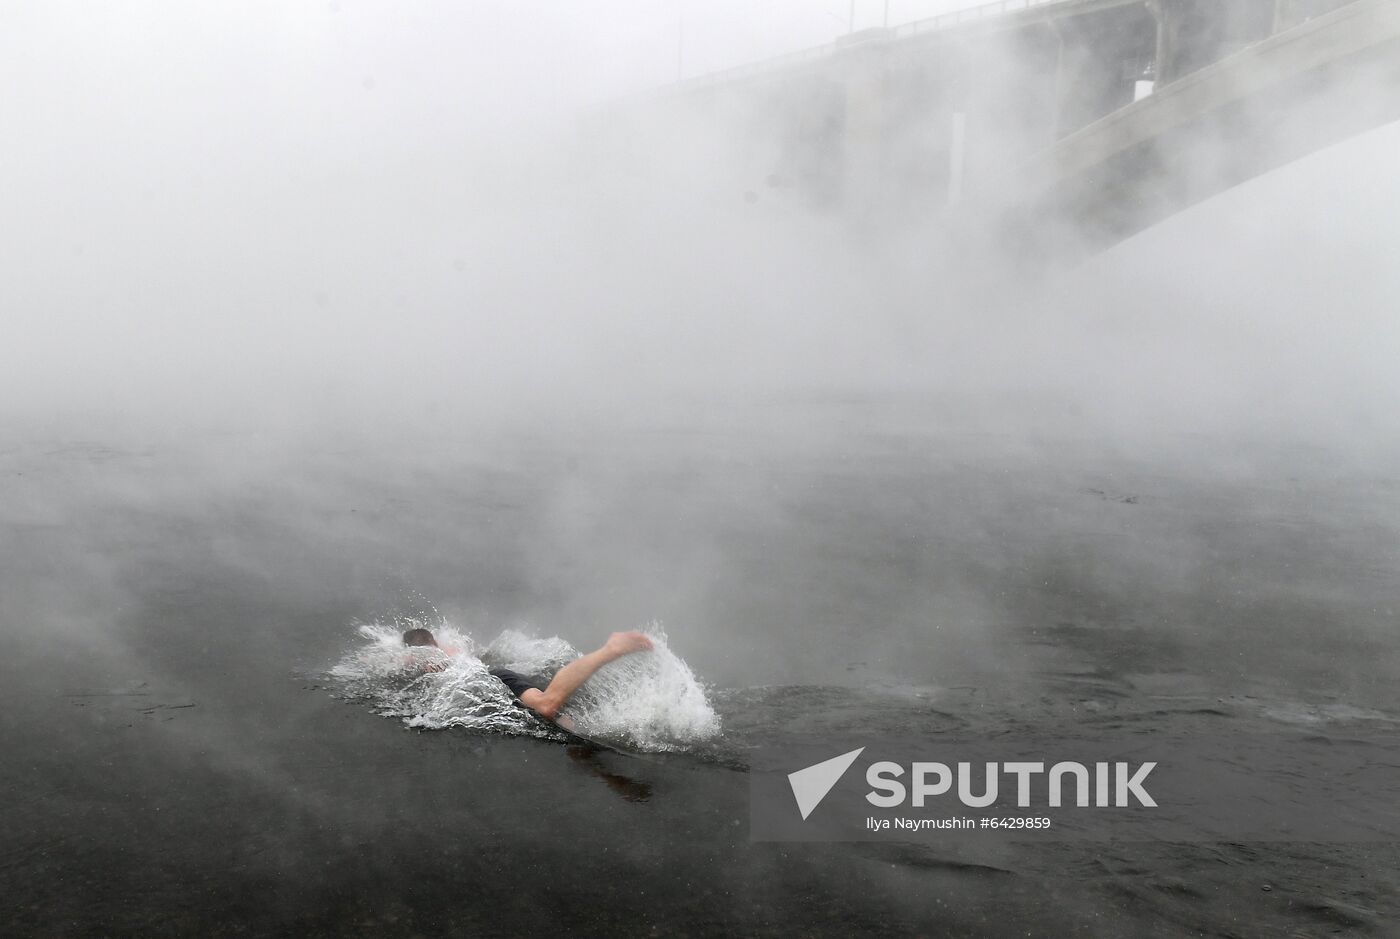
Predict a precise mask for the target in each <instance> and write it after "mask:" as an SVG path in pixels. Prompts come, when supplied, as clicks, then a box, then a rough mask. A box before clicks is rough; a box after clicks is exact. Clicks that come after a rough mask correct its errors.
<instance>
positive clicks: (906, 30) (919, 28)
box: [894, 0, 1064, 39]
mask: <svg viewBox="0 0 1400 939" xmlns="http://www.w3.org/2000/svg"><path fill="white" fill-rule="evenodd" d="M1063 2H1064V0H992V2H991V3H982V4H978V5H977V6H975V7H965V8H963V9H961V10H950V11H949V12H947V13H939V14H938V15H937V16H927V17H924V18H923V19H921V20H914V21H913V22H910V23H901V24H900V25H898V26H896V27H895V28H894V35H895V38H897V39H903V38H905V37H907V36H917V35H920V34H922V33H930V32H935V31H937V30H940V29H948V28H950V27H953V26H962V25H963V24H965V23H975V22H977V21H978V20H984V19H987V18H988V17H992V16H1005V15H1007V14H1008V13H1019V12H1021V11H1022V10H1029V9H1032V8H1033V7H1043V6H1050V5H1051V4H1055V3H1063Z"/></svg>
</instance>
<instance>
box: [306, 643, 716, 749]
mask: <svg viewBox="0 0 1400 939" xmlns="http://www.w3.org/2000/svg"><path fill="white" fill-rule="evenodd" d="M414 628H426V629H431V630H432V632H433V634H434V636H435V637H436V638H437V641H438V645H439V646H440V647H441V648H438V649H434V648H431V647H421V646H420V647H413V648H410V647H407V646H405V645H404V644H403V639H402V635H403V632H404V631H405V630H407V629H414ZM646 631H647V633H648V635H650V636H651V638H652V642H653V644H654V649H653V651H651V652H645V653H639V654H636V655H629V656H625V657H623V658H621V659H618V660H617V661H615V662H611V663H609V664H608V665H606V666H604V667H603V668H602V669H599V670H598V672H596V673H595V674H594V675H593V676H592V677H591V678H590V679H589V680H588V682H587V683H585V685H584V686H583V688H581V689H580V690H579V691H578V692H577V693H576V694H575V695H574V697H573V699H572V700H571V701H570V702H569V704H568V706H567V707H566V708H565V710H564V713H565V714H566V715H567V716H568V717H569V718H570V719H571V720H572V721H573V723H574V727H575V729H576V730H577V731H578V732H579V733H580V734H583V735H584V736H587V737H591V738H594V739H598V740H601V741H604V742H613V743H622V744H626V745H629V746H633V747H636V748H638V749H643V750H683V749H686V748H687V747H689V746H691V745H693V744H697V743H700V742H703V741H706V740H709V739H711V738H713V737H714V736H715V735H717V734H718V733H719V718H718V717H717V716H716V714H715V712H714V709H713V708H712V707H711V706H710V703H709V700H708V699H707V698H706V696H705V691H704V689H703V688H702V686H701V685H700V683H699V682H698V681H697V680H696V678H695V675H694V674H693V673H692V672H691V670H690V668H689V667H688V666H687V665H686V664H685V662H683V661H681V659H680V658H678V657H677V656H676V655H675V653H673V652H672V651H671V650H670V649H669V648H668V647H667V644H666V635H665V633H663V632H662V631H661V630H660V629H659V628H658V627H657V626H655V625H654V624H653V626H651V627H649V628H648V629H647V630H646ZM359 633H360V635H361V636H362V637H363V638H364V640H365V642H364V643H363V644H362V645H360V646H358V647H356V648H354V649H352V650H350V651H349V652H347V653H346V654H345V656H344V657H342V658H341V660H340V662H338V663H337V664H336V665H335V667H334V668H332V669H331V671H330V677H331V678H332V679H334V680H335V681H336V682H337V683H338V684H339V685H340V688H341V691H342V693H343V694H344V695H345V696H347V697H350V698H354V699H357V700H363V701H367V702H369V703H370V704H371V705H372V706H373V708H374V709H375V711H376V712H377V713H379V714H382V715H384V716H386V717H398V718H401V719H402V720H403V721H404V722H405V723H406V724H408V725H409V726H410V727H419V728H425V729H432V730H438V729H442V728H446V727H465V728H470V729H472V730H483V731H496V732H501V733H508V734H522V735H527V736H533V737H543V738H550V739H561V740H562V739H566V737H565V735H564V734H563V733H561V732H560V731H559V729H558V728H557V727H556V726H554V725H553V724H550V723H548V722H546V721H542V720H540V719H539V718H537V717H535V715H534V714H533V713H532V712H530V711H529V710H527V709H525V708H523V707H521V706H519V704H518V703H517V702H516V700H515V697H514V696H513V695H512V694H511V693H510V691H508V690H507V689H506V687H505V685H503V684H502V683H501V682H500V680H499V679H497V678H495V677H494V676H492V675H491V674H490V672H489V669H491V668H508V669H511V670H512V671H516V672H519V673H520V674H522V675H529V676H537V677H538V678H539V679H540V681H541V684H542V685H544V684H546V683H547V681H548V679H549V678H550V677H551V676H553V674H554V673H555V672H556V671H558V670H559V669H560V668H561V667H562V666H563V665H565V664H566V663H568V662H570V661H572V660H573V659H575V658H577V657H578V654H579V653H578V650H576V649H575V648H574V647H573V646H571V645H570V644H569V643H568V642H566V641H565V640H563V639H560V638H558V637H557V636H555V637H550V638H545V639H541V638H535V637H532V636H528V635H526V634H524V633H522V632H519V631H517V630H511V629H508V630H506V631H504V632H502V633H501V634H500V635H499V636H497V637H496V638H495V639H493V640H492V641H491V642H490V644H488V645H487V646H486V647H485V648H482V649H478V647H477V644H476V643H475V642H474V641H473V639H472V637H471V636H469V635H467V634H466V633H464V632H462V631H461V630H459V629H457V628H456V627H455V626H453V625H452V624H451V623H448V622H446V621H437V622H424V621H420V620H417V619H412V618H399V619H396V620H394V621H393V622H390V623H373V624H366V625H362V626H360V627H359Z"/></svg>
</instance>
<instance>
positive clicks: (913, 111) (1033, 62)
mask: <svg viewBox="0 0 1400 939" xmlns="http://www.w3.org/2000/svg"><path fill="white" fill-rule="evenodd" d="M661 101H662V103H663V104H664V105H665V106H666V107H676V106H681V107H684V108H686V109H687V110H689V111H690V112H691V113H699V114H702V115H705V116H706V117H708V118H710V119H713V120H715V121H717V122H719V123H720V124H722V125H727V126H728V128H729V132H732V133H733V136H734V139H736V140H743V141H745V144H744V146H745V147H746V148H747V158H748V159H749V161H750V172H751V173H752V175H753V178H754V189H753V190H752V191H751V192H750V193H749V195H750V196H751V198H754V199H757V198H762V197H764V195H765V193H768V192H772V193H774V194H775V197H776V193H783V194H784V195H785V196H786V197H796V198H801V199H803V200H804V201H806V202H807V203H809V204H811V205H814V206H817V207H822V208H826V209H829V210H831V211H834V212H841V213H844V214H847V215H850V216H852V217H855V218H857V219H859V218H860V217H862V216H866V217H869V218H871V219H877V218H878V219H890V218H906V219H920V218H927V217H929V216H930V215H931V214H940V215H944V216H952V217H955V218H964V219H978V220H980V222H983V223H985V222H987V221H988V220H992V221H993V222H994V225H993V232H994V234H995V235H996V237H997V238H998V240H1004V239H1012V240H1013V241H1014V243H1015V245H1016V246H1018V247H1019V248H1020V249H1023V250H1026V251H1034V252H1038V253H1041V254H1044V255H1048V256H1056V257H1061V258H1063V257H1065V256H1072V255H1074V254H1076V253H1080V252H1082V251H1085V250H1095V249H1099V248H1103V247H1106V246H1108V245H1110V244H1112V243H1114V242H1116V241H1118V240H1121V239H1122V238H1125V237H1127V236H1129V235H1131V234H1133V233H1134V232H1136V231H1139V230H1141V229H1142V228H1144V227H1146V226H1148V225H1151V224H1153V223H1155V222H1157V221H1159V220H1161V219H1163V218H1165V217H1167V216H1168V215H1170V214H1172V213H1173V212H1176V211H1180V210H1181V209H1182V208H1184V207H1186V206H1188V205H1190V204H1192V203H1194V202H1197V201H1200V200H1201V199H1204V198H1207V197H1209V196H1210V195H1212V194H1214V193H1216V192H1219V191H1221V190H1222V189H1224V188H1228V187H1229V186H1232V185H1235V184H1238V183H1239V182H1242V181H1244V180H1246V179H1249V178H1251V177H1252V176H1255V175H1258V174H1260V173H1263V172H1266V171H1268V170H1269V169H1272V168H1274V167H1276V166H1278V165H1280V164H1282V163H1284V162H1287V161H1289V160H1293V159H1296V158H1298V157H1300V156H1303V155H1305V154H1307V153H1310V152H1312V151H1315V150H1317V149H1320V148H1321V147H1324V146H1327V145H1329V144H1332V143H1334V142H1336V141H1338V140H1341V139H1343V138H1345V137H1346V136H1349V135H1352V134H1356V133H1359V132H1361V131H1364V130H1366V129H1369V128H1371V127H1375V126H1378V125H1380V124H1382V123H1385V122H1388V121H1391V120H1396V119H1400V0H1001V2H996V3H991V4H987V5H984V6H983V7H978V8H975V9H973V10H968V11H963V12H961V13H953V14H946V15H944V16H941V17H937V18H934V19H932V20H925V21H921V22H916V23H910V24H906V25H904V26H900V27H896V28H892V29H878V30H866V31H864V32H860V33H854V34H852V35H850V36H847V37H843V38H842V39H841V40H838V41H836V42H834V43H831V44H829V45H827V46H823V47H820V48H818V49H814V50H806V51H803V52H799V53H795V54H793V55H790V56H784V57H782V58H780V59H775V60H772V61H769V62H763V63H756V64H754V65H750V66H744V67H741V68H738V69H731V70H729V71H728V72H722V73H718V74H715V75H710V76H702V77H700V78H696V79H691V80H689V81H687V82H682V83H678V84H677V85H676V86H673V87H672V88H670V89H668V90H667V91H666V92H665V94H664V95H663V96H662V99H661ZM717 126H718V125H717ZM756 141H757V142H758V143H755V142H756Z"/></svg>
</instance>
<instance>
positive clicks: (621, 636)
mask: <svg viewBox="0 0 1400 939" xmlns="http://www.w3.org/2000/svg"><path fill="white" fill-rule="evenodd" d="M650 648H651V640H650V639H648V638H647V637H646V636H645V635H643V634H642V633H639V632H626V633H613V634H612V635H611V636H609V637H608V641H607V642H606V643H604V645H603V647H602V648H601V649H598V650H597V651H595V652H590V653H588V654H587V655H585V656H580V657H579V658H577V659H574V660H573V661H572V662H570V663H569V664H568V665H565V666H564V667H563V668H561V669H559V672H558V673H557V674H556V675H555V676H554V679H553V680H552V681H550V683H549V687H548V688H546V689H545V690H543V691H539V690H537V689H535V688H527V689H526V690H525V691H524V692H523V693H522V694H521V695H520V701H521V703H522V704H524V705H525V706H526V707H528V708H529V709H530V710H532V711H534V712H535V713H536V714H538V715H539V716H540V717H543V718H545V719H546V720H551V721H552V720H554V719H555V718H557V717H558V716H559V711H560V710H561V709H562V708H563V707H564V705H565V704H566V703H568V700H569V698H570V697H572V696H573V693H574V692H575V691H578V690H579V688H581V687H583V683H584V682H586V681H588V679H589V678H590V677H592V675H593V673H594V672H596V671H597V670H598V669H600V668H602V667H603V666H604V665H607V664H608V663H609V662H611V661H612V660H613V659H620V658H622V657H623V656H624V655H630V654H631V653H633V652H643V651H645V650H647V649H650Z"/></svg>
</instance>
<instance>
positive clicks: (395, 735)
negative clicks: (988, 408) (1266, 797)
mask: <svg viewBox="0 0 1400 939" xmlns="http://www.w3.org/2000/svg"><path fill="white" fill-rule="evenodd" d="M709 413H710V416H709V417H708V418H707V419H696V418H695V416H694V414H695V412H694V410H693V409H692V408H689V407H687V408H686V409H685V410H684V411H683V412H682V413H680V414H674V415H672V416H671V417H670V418H669V419H661V418H660V417H658V418H656V419H655V420H652V421H649V422H646V423H634V424H632V425H631V426H623V425H613V426H610V427H603V426H586V427H584V426H578V427H574V428H572V429H568V428H564V427H560V428H557V429H556V431H555V432H552V433H548V434H536V433H528V432H521V433H505V432H501V431H483V432H480V433H472V432H470V431H465V430H463V429H461V428H458V429H457V430H456V431H454V432H452V433H442V434H438V435H431V436H429V435H419V434H413V433H400V434H386V435H384V436H382V437H377V438H376V437H366V436H364V435H354V434H348V433H347V434H345V435H343V436H342V438H341V439H339V440H337V441H335V442H333V443H332V442H328V441H318V442H316V443H314V444H311V443H307V442H304V441H303V442H297V441H288V440H280V441H274V440H270V439H267V438H262V437H258V436H256V435H239V434H231V435H225V436H206V437H187V438H184V439H181V440H172V439H164V440H160V439H156V438H154V437H152V438H150V439H148V440H146V441H143V442H142V443H141V444H140V445H137V446H133V445H131V441H130V440H127V441H122V440H120V439H117V440H113V441H109V442H102V441H101V439H100V436H99V435H94V436H90V437H84V438H82V439H61V438H56V439H43V438H42V436H41V435H35V434H34V432H33V431H32V429H28V430H26V436H24V437H23V438H17V436H16V435H15V434H14V433H11V434H10V435H9V436H8V437H7V439H6V442H5V446H4V449H3V457H2V458H0V459H3V463H2V464H0V470H2V471H3V473H4V478H5V480H6V483H5V487H4V501H3V505H2V506H0V511H2V512H3V514H2V515H0V518H2V519H3V524H4V529H5V532H6V537H5V539H4V554H3V564H0V571H3V575H0V576H3V583H2V584H0V588H3V589H0V611H3V617H4V621H5V623H6V630H5V632H4V636H3V640H2V641H3V644H4V650H3V651H4V657H3V661H4V672H5V675H4V682H3V686H0V687H3V692H0V693H3V696H4V708H3V713H4V727H5V736H6V760H5V763H4V768H3V781H4V790H5V792H6V793H7V800H8V805H7V809H6V812H5V816H4V817H5V836H6V837H5V845H6V847H5V863H4V866H3V868H2V869H3V871H4V879H5V883H6V888H7V889H6V891H5V897H6V900H5V905H6V911H5V915H6V919H7V922H8V924H9V930H10V931H11V932H16V933H20V934H26V933H27V934H45V935H110V934H126V935H131V934H143V935H163V934H170V935H175V934H188V933H190V932H195V931H197V932H200V933H202V934H212V935H221V934H225V933H227V934H230V935H232V934H236V933H242V932H246V931H251V932H254V933H260V934H266V933H273V932H276V933H302V934H331V933H346V932H362V931H374V932H380V933H384V934H391V935H399V934H413V933H426V932H443V933H447V934H462V935H468V934H472V935H476V934H483V933H484V934H502V933H516V932H521V931H534V930H537V929H544V928H547V926H548V924H549V923H552V922H556V921H558V920H559V919H560V918H565V917H566V918H568V920H569V921H570V922H571V923H572V924H574V925H573V927H572V929H573V931H575V932H577V933H579V934H595V935H608V934H619V933H621V934H629V935H630V934H647V933H650V932H653V931H654V932H659V933H663V934H668V935H687V934H713V933H717V932H728V933H739V934H773V935H789V934H793V933H795V932H796V933H802V932H814V931H815V932H850V931H853V930H865V929H868V930H871V931H876V930H882V931H894V932H911V933H937V934H945V935H1007V934H1011V933H1018V932H1030V933H1031V934H1034V935H1080V934H1082V935H1103V936H1109V935H1128V934H1134V935H1163V936H1167V935H1181V934H1186V933H1192V932H1195V931H1197V930H1201V931H1206V932H1228V933H1232V934H1238V935H1268V934H1279V933H1282V932H1285V931H1288V930H1296V931H1301V932H1302V934H1324V933H1326V932H1328V931H1330V930H1335V929H1343V930H1344V931H1348V932H1352V931H1355V932H1359V933H1363V934H1364V933H1365V932H1367V931H1368V930H1369V931H1372V932H1375V933H1376V934H1378V935H1379V934H1381V933H1382V932H1383V931H1384V929H1385V926H1384V922H1385V917H1386V911H1387V910H1393V909H1394V908H1395V903H1396V900H1397V891H1400V881H1398V880H1397V878H1396V877H1395V875H1394V874H1393V871H1394V870H1395V869H1396V866H1395V862H1396V860H1397V857H1396V853H1395V848H1394V846H1393V845H1391V844H1379V845H1378V844H1348V845H1316V844H1314V845H1295V844H1287V843H1285V844H1268V845H1248V844H1233V845H1231V844H1186V845H1176V844H1147V845H1143V844H1090V845H1075V844H1044V843H1040V844H1037V843H1025V844H1012V845H1006V844H999V845H994V846H987V847H983V846H973V847H969V846H957V845H949V846H947V847H945V848H938V847H929V846H923V845H852V844H826V845H810V844H800V845H785V844H769V843H755V842H751V841H750V840H749V839H748V830H747V819H746V813H747V787H746V766H747V760H748V754H749V753H751V752H752V751H753V750H754V749H755V748H757V747H761V746H763V745H764V744H765V743H767V742H772V741H778V740H782V741H792V740H814V741H821V740H823V739H824V738H826V737H827V736H828V735H831V734H836V733H851V732H859V733H870V734H887V735H888V734H899V733H905V734H909V735H911V736H914V735H923V734H930V733H933V734H938V733H946V732H955V731H956V732H973V733H992V734H996V733H1006V732H1009V731H1011V730H1015V731H1017V732H1020V733H1023V734H1037V735H1044V736H1047V737H1049V736H1055V735H1056V734H1063V733H1066V732H1081V731H1084V730H1085V728H1090V729H1092V728H1094V727H1114V728H1117V729H1124V728H1126V729H1128V730H1129V731H1130V732H1132V733H1144V734H1155V733H1168V734H1180V733H1213V734H1219V733H1227V732H1236V731H1239V732H1249V733H1255V734H1264V735H1286V734H1290V733H1298V732H1300V730H1301V731H1306V732H1307V733H1308V734H1310V735H1324V736H1329V737H1336V738H1338V739H1341V738H1345V737H1347V736H1348V735H1352V734H1356V733H1361V732H1376V731H1381V732H1383V733H1390V732H1393V730H1394V728H1395V723H1396V721H1397V720H1400V701H1397V692H1396V686H1395V683H1394V682H1393V681H1392V680H1391V676H1393V675H1394V673H1395V667H1396V664H1397V662H1396V656H1397V644H1396V643H1395V642H1394V640H1393V625H1394V616H1395V608H1394V605H1393V604H1394V600H1393V587H1392V583H1391V578H1390V577H1389V563H1390V562H1392V561H1393V559H1394V558H1395V556H1396V552H1397V549H1398V548H1400V536H1397V529H1396V527H1395V526H1394V524H1393V520H1394V518H1395V516H1396V513H1397V511H1400V486H1397V483H1396V482H1395V481H1394V478H1389V479H1387V478H1379V477H1376V476H1374V475H1366V474H1362V473H1356V472H1344V471H1339V470H1337V469H1336V468H1335V467H1334V466H1332V465H1331V464H1329V462H1328V461H1326V460H1320V459H1317V455H1316V454H1314V453H1308V452H1306V451H1299V450H1293V451H1287V452H1286V451H1280V450H1270V451H1265V450H1256V451H1245V450H1241V449H1239V448H1236V449H1235V450H1234V451H1233V452H1232V453H1231V454H1230V456H1229V458H1228V459H1222V460H1220V461H1217V462H1215V463H1212V464H1210V465H1203V464H1201V463H1200V462H1199V461H1197V460H1193V461H1192V462H1191V464H1190V465H1189V466H1175V465H1171V463H1170V462H1169V461H1166V460H1163V459H1160V458H1158V459H1154V460H1153V461H1151V462H1150V463H1142V462H1135V461H1133V460H1131V459H1126V458H1122V457H1119V456H1115V455H1114V454H1113V452H1112V449H1113V448H1111V447H1105V446H1102V445H1095V444H1094V443H1092V442H1090V441H1087V440H1082V439H1081V440H1066V439H1060V440H1041V441H1034V442H1031V441H1027V440H1025V439H1008V438H1005V437H998V436H996V435H993V434H982V433H971V432H967V431H959V430H956V429H952V430H950V429H948V428H947V423H948V422H947V421H944V420H939V419H929V418H928V415H930V414H935V415H936V414H937V413H938V408H937V407H936V406H935V403H933V402H929V401H923V400H906V401H897V400H888V399H886V400H872V399H865V400H852V399H840V400H833V399H823V400H807V401H792V400H785V401H771V402H765V403H762V404H756V403H753V402H750V403H748V404H747V405H746V406H745V407H744V408H742V409H739V410H737V411H734V412H722V411H720V410H718V409H715V410H711V411H710V412H709ZM814 426H821V427H823V428H826V429H827V431H828V432H827V433H826V434H824V435H821V436H818V435H814V434H812V433H811V432H810V430H811V428H812V427H814ZM796 428H801V429H802V430H801V432H800V433H798V432H797V431H796V430H795V429H796ZM1196 443H1197V444H1202V443H1205V442H1204V441H1197V442H1196ZM395 617H418V618H420V619H423V620H424V621H431V622H433V623H434V624H444V625H448V624H450V627H451V628H453V629H455V630H459V631H460V632H461V634H463V635H467V636H474V637H478V639H479V640H480V641H481V642H482V643H483V644H484V643H486V642H489V641H490V640H491V638H492V637H494V636H496V635H497V634H498V633H500V632H501V630H502V629H513V630H518V631H521V632H522V633H524V634H526V635H534V636H536V637H540V638H548V637H553V636H559V637H561V638H562V639H563V640H566V641H567V642H570V643H572V644H573V645H575V646H577V647H588V646H590V645H594V644H596V643H597V642H598V641H600V640H601V638H602V637H603V636H604V635H606V633H607V632H608V631H610V630H613V629H617V628H625V627H633V626H638V625H644V624H645V623H647V622H649V621H651V620H660V621H661V622H662V623H663V624H664V626H665V628H666V630H667V631H668V634H669V644H670V648H671V650H672V651H673V652H674V653H675V654H676V655H678V656H680V657H682V658H683V659H684V660H685V662H686V663H688V665H689V666H690V667H691V668H693V669H694V672H695V674H696V675H697V676H698V678H699V680H700V681H701V682H702V684H703V686H704V688H705V690H706V693H707V695H708V696H709V699H710V701H711V703H712V704H713V706H714V708H715V709H716V712H717V714H718V718H719V721H720V722H721V726H722V728H723V729H722V733H721V735H720V737H719V738H718V739H714V740H710V741H707V742H705V743H703V744H702V743H697V744H696V745H695V746H693V747H689V748H681V749H678V750H674V751H672V752H668V753H665V754H662V755H660V756H653V757H651V758H649V759H646V760H641V759H639V758H635V757H629V756H627V755H625V754H622V753H617V752H611V751H606V750H604V751H596V752H589V751H585V750H581V749H580V748H578V747H568V746H566V745H564V744H561V743H558V742H554V741H552V740H548V739H538V738H536V737H533V736H519V735H514V734H513V733H512V732H510V731H509V729H507V730H505V731H500V730H494V731H482V730H474V729H471V728H462V727H455V728H453V727H448V728H446V729H436V730H414V729H409V728H406V727H405V726H404V723H403V722H402V721H401V720H399V719H384V718H382V717H377V716H375V714H374V713H372V709H371V708H370V707H368V706H367V705H366V704H364V703H363V702H356V701H347V700H345V699H344V698H343V696H338V694H337V685H336V682H335V681H334V680H333V679H332V678H331V676H329V675H328V674H327V673H328V672H329V670H330V668H331V666H332V665H333V664H334V663H335V662H336V661H337V659H339V658H340V657H341V656H342V655H344V654H345V653H347V652H348V651H350V650H353V649H355V648H358V647H359V646H360V645H361V644H362V643H363V641H364V639H363V636H361V635H360V634H359V633H358V632H357V629H356V624H360V623H374V622H393V621H394V618H395ZM1262 885H1269V886H1270V888H1271V889H1270V890H1268V891H1263V890H1262V889H1261V886H1262Z"/></svg>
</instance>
